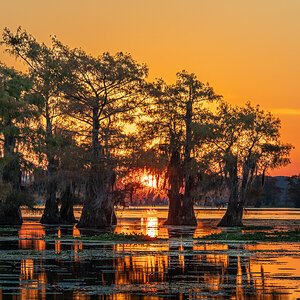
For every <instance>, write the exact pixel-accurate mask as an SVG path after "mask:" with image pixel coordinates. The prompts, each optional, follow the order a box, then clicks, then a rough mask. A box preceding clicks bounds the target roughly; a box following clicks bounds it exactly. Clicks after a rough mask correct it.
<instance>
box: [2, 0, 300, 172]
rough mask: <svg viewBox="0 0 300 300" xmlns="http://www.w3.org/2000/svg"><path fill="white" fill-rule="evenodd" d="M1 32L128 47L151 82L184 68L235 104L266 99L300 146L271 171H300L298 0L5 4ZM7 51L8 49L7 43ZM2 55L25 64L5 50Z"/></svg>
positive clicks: (285, 133) (288, 137)
mask: <svg viewBox="0 0 300 300" xmlns="http://www.w3.org/2000/svg"><path fill="white" fill-rule="evenodd" d="M0 8H1V10H0V16H1V18H0V29H2V28H4V27H5V26H7V27H9V28H11V29H12V30H15V29H16V28H17V27H18V26H19V25H21V26H22V27H23V28H24V29H26V30H27V31H28V32H30V33H32V34H33V35H34V36H35V37H36V38H37V39H38V40H39V41H43V42H46V43H49V41H50V39H49V36H50V35H51V34H53V35H56V36H57V38H58V39H60V40H61V41H63V42H64V43H66V44H68V45H70V46H71V47H81V48H83V49H84V50H86V51H87V52H88V53H91V54H92V55H99V54H101V53H102V52H104V51H110V52H113V53H114V52H116V51H123V52H129V53H131V54H132V55H133V57H134V58H135V59H136V60H137V61H139V62H145V63H147V64H148V66H149V68H150V74H149V80H153V79H154V78H156V77H162V78H164V79H165V80H166V81H167V82H169V83H172V82H174V80H175V76H176V72H178V71H180V70H182V69H186V70H187V71H189V72H194V73H196V74H197V76H198V78H199V79H200V80H201V81H204V82H207V81H208V82H209V83H210V85H211V86H213V87H214V89H215V90H216V92H217V93H218V94H221V95H223V96H224V99H225V100H226V101H228V102H230V103H231V104H238V105H243V104H245V102H247V101H251V102H252V104H260V105H261V106H262V107H263V108H264V109H265V110H271V111H273V112H274V114H276V115H278V116H279V117H280V118H281V120H282V139H283V141H284V142H290V143H292V144H294V146H296V148H295V150H294V151H293V152H292V156H291V159H292V164H291V165H289V166H287V167H285V168H282V169H279V170H275V171H273V172H271V174H272V175H292V174H296V173H300V135H299V131H300V114H299V111H300V84H299V79H300V71H299V70H300V68H299V66H300V55H299V53H300V18H299V14H300V1H299V0H289V1H282V0H264V1H261V0H244V1H240V0H226V1H225V0H223V1H222V0H185V1H182V0H172V1H171V0H164V1H161V0H152V1H140V0H128V1H124V0H111V1H105V0H97V1H96V0H90V1H88V2H83V1H78V0H76V1H71V0H65V1H58V0H53V1H38V0H28V1H13V2H12V1H2V2H1V5H0ZM1 49H2V50H3V47H2V48H1ZM0 60H1V61H3V62H5V63H7V64H8V65H10V66H11V65H14V66H16V67H18V68H22V64H21V63H20V62H16V61H15V59H14V58H12V57H10V56H9V55H8V54H7V53H3V51H2V52H1V51H0Z"/></svg>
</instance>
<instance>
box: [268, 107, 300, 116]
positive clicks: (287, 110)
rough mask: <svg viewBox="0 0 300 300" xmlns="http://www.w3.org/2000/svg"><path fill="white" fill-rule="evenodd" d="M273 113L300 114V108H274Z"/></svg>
mask: <svg viewBox="0 0 300 300" xmlns="http://www.w3.org/2000/svg"><path fill="white" fill-rule="evenodd" d="M271 113H272V114H275V115H300V109H293V108H274V109H271Z"/></svg>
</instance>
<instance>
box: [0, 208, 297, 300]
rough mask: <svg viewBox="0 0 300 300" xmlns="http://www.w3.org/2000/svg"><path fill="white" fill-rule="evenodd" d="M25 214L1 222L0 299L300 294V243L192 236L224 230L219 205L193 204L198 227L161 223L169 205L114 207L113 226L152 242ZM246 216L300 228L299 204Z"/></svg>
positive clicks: (281, 296) (251, 222)
mask: <svg viewBox="0 0 300 300" xmlns="http://www.w3.org/2000/svg"><path fill="white" fill-rule="evenodd" d="M23 214H24V223H23V225H22V226H21V227H19V228H17V227H16V228H15V229H14V230H5V229H3V230H0V299H128V300H129V299H152V300H154V299H297V298H300V243H259V244H256V245H250V244H247V243H215V242H213V243H212V242H204V243H203V242H201V243H200V241H197V240H196V239H195V238H197V237H202V236H205V235H208V234H211V233H218V232H221V231H222V230H226V229H220V228H217V227H216V224H217V222H218V220H219V219H220V218H221V217H222V215H223V214H224V210H218V209H200V208H196V215H197V219H198V226H197V228H192V227H185V228H178V227H174V226H164V225H163V222H164V220H165V219H166V217H167V208H166V207H142V208H141V207H139V208H137V207H131V208H126V209H124V210H123V209H118V210H117V216H118V225H117V226H116V228H115V229H114V230H115V232H117V233H143V234H146V235H149V236H152V237H160V238H163V239H164V240H155V241H151V242H116V241H94V240H82V239H81V237H82V236H83V235H85V234H87V232H80V231H79V230H78V229H77V228H76V227H74V226H60V227H57V226H47V227H45V226H42V225H41V224H40V223H39V222H38V219H39V217H40V214H41V211H40V210H37V211H35V212H30V211H28V210H24V211H23ZM79 215H80V208H76V216H77V217H79ZM244 223H245V225H255V226H256V225H259V226H260V225H266V226H272V227H274V226H275V227H276V228H277V229H292V228H300V210H297V209H251V210H250V209H249V210H247V211H246V214H245V222H244ZM92 233H96V234H97V233H98V232H92ZM89 234H91V232H89ZM71 236H72V237H73V238H72V239H70V237H71Z"/></svg>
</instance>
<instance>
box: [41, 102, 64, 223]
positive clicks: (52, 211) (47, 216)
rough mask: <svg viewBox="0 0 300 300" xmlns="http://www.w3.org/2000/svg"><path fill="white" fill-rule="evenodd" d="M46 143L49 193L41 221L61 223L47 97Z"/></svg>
mask: <svg viewBox="0 0 300 300" xmlns="http://www.w3.org/2000/svg"><path fill="white" fill-rule="evenodd" d="M45 118H46V145H47V148H48V149H47V151H48V153H47V159H48V166H47V195H46V204H45V209H44V213H43V215H42V218H41V220H40V222H41V223H44V224H58V223H60V215H59V211H58V204H57V201H56V191H57V185H56V182H55V180H54V178H53V176H54V173H55V169H56V166H55V165H56V161H55V158H54V156H53V154H52V153H51V152H52V150H50V149H49V146H48V145H49V143H50V141H51V139H53V133H52V122H51V118H50V114H49V102H48V99H47V98H46V113H45Z"/></svg>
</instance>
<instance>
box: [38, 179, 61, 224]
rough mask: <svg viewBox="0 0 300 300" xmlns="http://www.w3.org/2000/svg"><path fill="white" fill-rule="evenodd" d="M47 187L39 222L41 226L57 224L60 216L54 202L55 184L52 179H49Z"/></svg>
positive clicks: (55, 201)
mask: <svg viewBox="0 0 300 300" xmlns="http://www.w3.org/2000/svg"><path fill="white" fill-rule="evenodd" d="M47 185H48V186H47V198H46V204H45V209H44V212H43V215H42V218H41V220H40V222H41V223H43V224H59V223H60V215H59V211H58V205H57V200H56V183H55V182H54V181H53V179H50V182H48V184H47Z"/></svg>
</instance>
